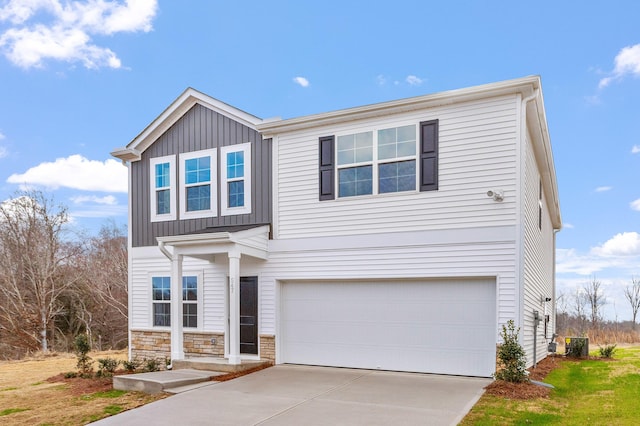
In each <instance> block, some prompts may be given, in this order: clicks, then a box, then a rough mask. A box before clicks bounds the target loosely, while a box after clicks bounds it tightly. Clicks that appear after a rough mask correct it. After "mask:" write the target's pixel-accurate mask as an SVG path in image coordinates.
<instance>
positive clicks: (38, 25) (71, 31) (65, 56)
mask: <svg viewBox="0 0 640 426" xmlns="http://www.w3.org/2000/svg"><path fill="white" fill-rule="evenodd" d="M157 8H158V4H157V0H124V1H107V0H86V1H66V2H64V3H62V2H61V1H60V0H9V1H8V2H6V4H5V6H4V7H2V8H0V22H9V23H11V24H12V25H13V26H12V27H11V28H9V29H7V30H6V31H4V32H3V33H1V34H0V51H1V52H2V53H3V54H4V55H5V56H6V57H7V59H9V60H10V61H11V62H13V63H14V64H15V65H17V66H19V67H22V68H25V69H28V68H34V67H42V66H43V62H44V61H45V60H47V59H54V60H59V61H66V62H71V63H74V62H80V63H82V64H83V65H84V66H85V67H86V68H99V67H104V66H107V67H110V68H120V67H121V66H122V63H121V61H120V59H119V58H118V57H117V55H116V54H115V53H114V52H113V51H112V50H111V49H109V48H106V47H101V46H97V45H96V44H94V43H93V41H92V36H94V35H113V34H115V33H118V32H137V31H144V32H148V31H151V29H152V25H151V22H152V20H153V18H154V17H155V14H156V11H157ZM45 16H46V18H48V19H43V18H45Z"/></svg>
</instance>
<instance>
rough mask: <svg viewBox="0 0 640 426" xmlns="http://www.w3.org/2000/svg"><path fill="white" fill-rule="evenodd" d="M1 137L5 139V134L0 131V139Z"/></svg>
mask: <svg viewBox="0 0 640 426" xmlns="http://www.w3.org/2000/svg"><path fill="white" fill-rule="evenodd" d="M3 139H6V136H5V135H4V134H3V133H2V132H0V141H1V140H3Z"/></svg>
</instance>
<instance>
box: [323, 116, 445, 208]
mask: <svg viewBox="0 0 640 426" xmlns="http://www.w3.org/2000/svg"><path fill="white" fill-rule="evenodd" d="M438 133H439V121H438V120H430V121H423V122H421V123H419V126H416V125H415V124H410V125H406V126H399V127H390V128H385V129H377V130H372V131H366V132H360V133H353V134H348V135H338V136H337V137H336V136H322V137H320V138H319V146H318V153H319V160H320V161H319V182H318V189H319V199H320V201H325V200H333V199H335V196H336V191H337V195H338V197H340V198H344V197H353V196H357V195H370V194H384V193H389V192H404V191H415V190H416V189H419V190H420V191H436V190H438ZM418 135H419V138H418ZM418 142H419V143H418ZM334 153H335V154H334ZM336 180H337V182H336Z"/></svg>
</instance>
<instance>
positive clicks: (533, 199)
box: [520, 138, 555, 365]
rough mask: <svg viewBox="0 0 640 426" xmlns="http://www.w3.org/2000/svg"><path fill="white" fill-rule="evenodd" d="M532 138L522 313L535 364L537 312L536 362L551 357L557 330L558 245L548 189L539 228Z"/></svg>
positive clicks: (526, 196) (527, 169) (528, 148)
mask: <svg viewBox="0 0 640 426" xmlns="http://www.w3.org/2000/svg"><path fill="white" fill-rule="evenodd" d="M530 141H531V139H530V138H527V139H526V140H525V141H523V143H526V148H524V149H523V151H524V153H525V158H524V160H523V161H524V163H525V167H524V169H525V176H524V184H525V191H524V200H523V201H524V209H523V214H524V251H523V254H524V262H523V265H522V268H523V285H524V292H523V295H524V300H523V308H524V309H523V312H522V320H521V321H522V323H521V325H520V327H521V328H522V336H523V342H522V346H523V348H524V349H525V351H526V353H527V364H528V365H532V364H533V350H534V348H533V346H534V335H533V333H534V328H533V311H534V310H537V311H538V312H539V313H540V317H541V319H542V321H541V322H540V325H539V326H538V332H537V350H536V359H537V361H540V360H541V359H542V358H544V357H545V356H547V343H549V342H550V341H551V335H552V334H553V332H554V331H555V324H554V321H555V316H554V315H553V309H554V305H553V300H555V295H554V294H553V292H554V288H553V279H554V277H553V261H554V256H553V253H554V250H555V247H554V242H553V226H552V224H551V217H550V214H549V209H548V206H547V204H546V202H545V195H544V188H543V189H542V191H543V193H542V229H540V227H539V226H538V206H539V204H538V200H539V198H538V195H539V190H540V188H539V184H540V171H539V170H540V169H539V167H538V164H537V163H536V159H535V156H534V153H533V148H532V146H531V143H530ZM545 297H550V298H551V299H552V301H551V302H548V303H546V305H547V313H548V314H550V318H551V322H550V323H549V325H548V329H547V330H548V331H547V338H546V339H545V335H544V314H545V302H543V301H542V298H545Z"/></svg>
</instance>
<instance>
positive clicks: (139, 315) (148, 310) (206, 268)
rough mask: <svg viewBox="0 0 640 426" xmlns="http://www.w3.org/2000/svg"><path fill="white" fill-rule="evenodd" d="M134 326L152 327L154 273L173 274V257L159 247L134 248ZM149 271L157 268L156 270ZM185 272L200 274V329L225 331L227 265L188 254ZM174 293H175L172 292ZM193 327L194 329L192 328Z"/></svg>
mask: <svg viewBox="0 0 640 426" xmlns="http://www.w3.org/2000/svg"><path fill="white" fill-rule="evenodd" d="M130 250H131V265H130V269H131V295H130V297H131V310H130V312H131V313H130V315H131V327H132V328H133V329H143V330H147V329H152V328H153V322H152V317H153V315H152V305H151V297H152V296H151V277H152V276H167V277H168V276H170V275H171V269H170V268H171V265H170V262H169V260H168V259H167V258H166V257H165V256H164V255H162V254H161V253H160V251H159V250H158V248H157V247H138V248H135V247H134V248H131V249H130ZM149 271H153V272H152V273H151V272H149ZM183 276H197V277H198V328H197V330H199V331H211V332H224V327H225V318H226V314H225V294H226V293H225V286H226V276H227V265H226V263H225V264H224V265H220V264H216V263H210V262H206V261H203V260H199V259H195V258H192V257H185V258H184V263H183ZM172 297H173V295H172ZM189 330H192V329H189Z"/></svg>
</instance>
